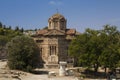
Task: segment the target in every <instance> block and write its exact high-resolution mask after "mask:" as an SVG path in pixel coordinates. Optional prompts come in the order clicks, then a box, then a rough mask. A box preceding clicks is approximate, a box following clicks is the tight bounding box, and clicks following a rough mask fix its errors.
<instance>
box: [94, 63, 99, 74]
mask: <svg viewBox="0 0 120 80" xmlns="http://www.w3.org/2000/svg"><path fill="white" fill-rule="evenodd" d="M94 71H95V72H97V71H98V64H95V65H94Z"/></svg>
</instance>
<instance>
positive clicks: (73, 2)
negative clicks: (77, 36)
mask: <svg viewBox="0 0 120 80" xmlns="http://www.w3.org/2000/svg"><path fill="white" fill-rule="evenodd" d="M56 9H58V10H59V13H60V14H62V15H64V17H65V18H66V19H67V27H68V28H74V29H77V30H78V31H79V32H84V30H85V29H86V28H91V29H101V28H103V25H105V24H110V25H116V26H117V27H118V29H119V30H120V0H0V22H2V23H3V24H5V25H7V26H10V25H11V26H12V28H14V27H15V26H20V27H23V28H24V29H35V28H37V29H39V28H40V29H42V28H43V27H45V26H47V25H48V18H49V17H51V16H52V15H53V14H55V13H56V12H57V10H56Z"/></svg>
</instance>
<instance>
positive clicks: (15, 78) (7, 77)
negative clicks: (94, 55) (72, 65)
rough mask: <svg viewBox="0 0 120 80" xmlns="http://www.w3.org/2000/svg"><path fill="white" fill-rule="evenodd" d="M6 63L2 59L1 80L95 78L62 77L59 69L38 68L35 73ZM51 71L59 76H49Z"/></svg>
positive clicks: (0, 66) (0, 67) (76, 79)
mask: <svg viewBox="0 0 120 80" xmlns="http://www.w3.org/2000/svg"><path fill="white" fill-rule="evenodd" d="M6 65H7V61H6V60H0V80H93V79H79V78H77V77H74V76H64V77H60V76H58V71H59V69H36V72H34V74H33V73H27V72H23V71H18V70H9V69H8V68H7V66H6ZM50 71H53V72H55V73H56V74H57V76H49V75H48V72H50ZM95 80H103V79H95ZM104 80H105V79H104Z"/></svg>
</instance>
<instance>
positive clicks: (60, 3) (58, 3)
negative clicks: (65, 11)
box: [49, 1, 63, 5]
mask: <svg viewBox="0 0 120 80" xmlns="http://www.w3.org/2000/svg"><path fill="white" fill-rule="evenodd" d="M49 4H50V5H62V4H63V3H62V2H60V1H50V2H49Z"/></svg>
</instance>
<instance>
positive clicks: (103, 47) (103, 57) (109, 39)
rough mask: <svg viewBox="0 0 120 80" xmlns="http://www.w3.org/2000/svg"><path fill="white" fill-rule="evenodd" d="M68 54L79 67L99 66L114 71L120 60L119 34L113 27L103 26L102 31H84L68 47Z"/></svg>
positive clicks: (96, 67)
mask: <svg viewBox="0 0 120 80" xmlns="http://www.w3.org/2000/svg"><path fill="white" fill-rule="evenodd" d="M69 54H70V55H71V56H73V57H75V58H77V59H78V60H77V63H79V65H81V66H87V67H94V69H95V72H97V69H98V67H99V66H104V67H105V68H106V67H108V68H110V69H115V68H116V67H117V64H118V61H119V59H120V33H119V31H118V30H117V29H116V27H115V26H110V25H105V26H104V29H103V30H92V29H86V31H85V32H84V33H83V34H81V35H79V36H78V37H76V39H74V40H73V41H72V42H71V44H70V47H69Z"/></svg>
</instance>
